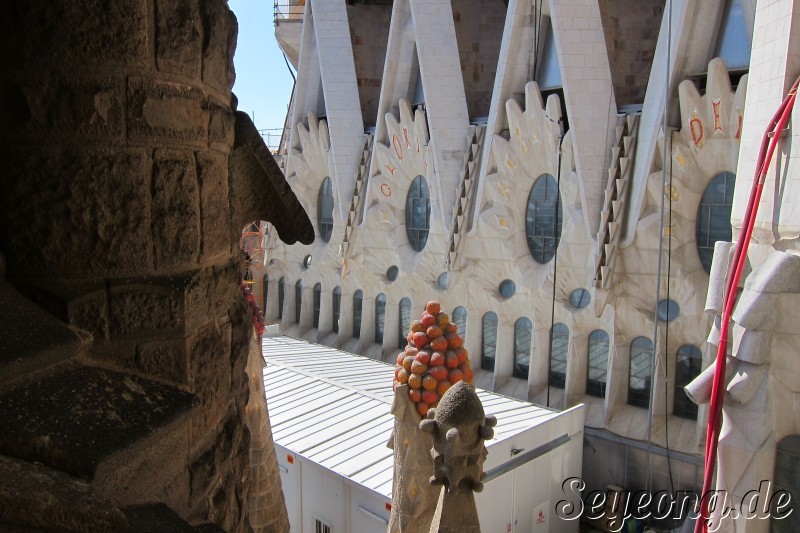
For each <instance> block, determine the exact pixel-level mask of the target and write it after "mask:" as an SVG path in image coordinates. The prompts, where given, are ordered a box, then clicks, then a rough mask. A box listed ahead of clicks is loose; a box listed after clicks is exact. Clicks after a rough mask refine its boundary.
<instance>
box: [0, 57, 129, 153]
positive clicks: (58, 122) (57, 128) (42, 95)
mask: <svg viewBox="0 0 800 533" xmlns="http://www.w3.org/2000/svg"><path fill="white" fill-rule="evenodd" d="M5 91H6V93H7V94H8V95H10V96H9V97H8V98H10V99H11V100H13V101H8V100H6V101H5V106H6V107H12V106H13V107H14V108H15V109H13V110H11V109H9V110H8V112H7V114H8V117H9V118H10V119H11V120H12V121H14V122H15V124H14V127H13V128H8V129H6V130H4V133H5V134H6V135H13V137H14V138H15V139H19V138H23V139H38V138H42V137H48V138H52V137H53V136H63V137H64V138H74V137H75V136H81V137H88V138H103V139H107V138H109V137H112V138H113V137H116V138H119V137H121V136H122V134H123V133H124V131H125V123H124V120H123V118H124V112H123V99H124V83H123V81H122V78H121V77H119V78H114V77H102V78H97V79H86V78H73V77H72V76H66V77H61V76H59V75H58V74H57V73H54V72H48V73H43V74H42V75H33V76H25V77H18V78H16V79H14V80H13V81H11V82H9V83H8V85H7V86H6V87H5Z"/></svg>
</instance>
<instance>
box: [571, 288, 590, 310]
mask: <svg viewBox="0 0 800 533" xmlns="http://www.w3.org/2000/svg"><path fill="white" fill-rule="evenodd" d="M591 301H592V295H591V294H589V291H587V290H586V289H575V290H574V291H572V292H571V293H570V295H569V303H571V304H572V307H574V308H575V309H583V308H584V307H586V306H587V305H589V303H590V302H591Z"/></svg>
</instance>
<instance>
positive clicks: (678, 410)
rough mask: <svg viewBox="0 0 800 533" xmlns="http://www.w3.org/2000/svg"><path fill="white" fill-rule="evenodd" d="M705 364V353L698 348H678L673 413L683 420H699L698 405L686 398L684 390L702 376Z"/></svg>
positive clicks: (689, 345) (687, 345) (688, 345)
mask: <svg viewBox="0 0 800 533" xmlns="http://www.w3.org/2000/svg"><path fill="white" fill-rule="evenodd" d="M702 364H703V353H702V352H701V351H700V348H698V347H697V346H692V345H691V344H684V345H683V346H681V347H680V348H678V353H677V361H676V362H675V398H674V399H673V402H672V408H673V409H672V413H673V414H674V415H675V416H679V417H681V418H688V419H690V420H697V404H695V403H694V402H693V401H692V400H690V399H689V397H688V396H686V392H684V390H683V388H684V387H685V386H686V385H688V384H689V383H691V382H692V380H693V379H694V378H696V377H697V376H699V375H700V367H701V366H702Z"/></svg>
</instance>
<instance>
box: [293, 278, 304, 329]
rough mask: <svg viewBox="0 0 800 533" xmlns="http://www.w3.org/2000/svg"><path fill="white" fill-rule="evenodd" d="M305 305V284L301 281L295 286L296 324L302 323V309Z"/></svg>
mask: <svg viewBox="0 0 800 533" xmlns="http://www.w3.org/2000/svg"><path fill="white" fill-rule="evenodd" d="M302 305H303V282H302V281H300V280H299V279H298V280H297V283H295V284H294V322H295V324H299V323H300V308H301V306H302Z"/></svg>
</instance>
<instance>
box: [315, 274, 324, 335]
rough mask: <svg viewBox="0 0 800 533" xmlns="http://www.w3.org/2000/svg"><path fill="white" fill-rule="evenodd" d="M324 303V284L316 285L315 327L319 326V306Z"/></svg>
mask: <svg viewBox="0 0 800 533" xmlns="http://www.w3.org/2000/svg"><path fill="white" fill-rule="evenodd" d="M321 304H322V284H321V283H317V284H316V285H314V327H315V328H318V327H319V308H320V305H321Z"/></svg>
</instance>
